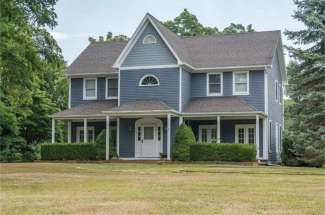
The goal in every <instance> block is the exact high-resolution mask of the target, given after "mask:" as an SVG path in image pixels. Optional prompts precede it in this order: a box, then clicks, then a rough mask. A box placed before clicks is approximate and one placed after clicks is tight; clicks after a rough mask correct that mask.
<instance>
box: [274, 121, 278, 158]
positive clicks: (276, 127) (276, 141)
mask: <svg viewBox="0 0 325 215" xmlns="http://www.w3.org/2000/svg"><path fill="white" fill-rule="evenodd" d="M275 152H276V153H278V152H279V124H278V123H277V122H276V123H275Z"/></svg>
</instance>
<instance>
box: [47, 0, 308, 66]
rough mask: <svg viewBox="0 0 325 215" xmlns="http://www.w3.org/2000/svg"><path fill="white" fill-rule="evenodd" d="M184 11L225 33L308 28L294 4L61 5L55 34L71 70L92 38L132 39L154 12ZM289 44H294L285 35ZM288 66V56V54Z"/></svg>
mask: <svg viewBox="0 0 325 215" xmlns="http://www.w3.org/2000/svg"><path fill="white" fill-rule="evenodd" d="M184 8H187V9H188V10H189V11H190V12H191V13H193V14H194V15H196V17H197V18H198V20H199V22H200V23H202V24H203V25H204V26H211V27H217V28H218V29H219V30H221V29H223V28H225V27H227V26H228V25H229V24H230V23H240V24H243V25H245V26H246V25H248V24H252V25H253V28H254V29H255V30H256V31H268V30H281V31H282V33H283V31H284V30H285V29H288V30H299V29H303V28H304V26H303V24H302V23H299V22H298V21H296V20H294V19H293V18H292V14H293V11H294V10H295V9H296V7H295V5H294V4H293V2H292V0H159V1H158V0H155V1H154V0H128V1H127V0H59V2H58V3H57V5H56V7H55V11H56V13H57V15H58V18H57V22H58V25H57V26H56V27H55V28H54V29H51V30H50V32H51V34H52V35H53V36H54V38H55V39H56V40H57V41H58V44H59V46H60V47H61V49H62V53H63V56H64V59H65V60H66V61H67V63H68V65H69V64H71V63H72V62H73V60H75V59H76V58H77V57H78V55H79V54H80V53H81V52H82V50H84V49H85V48H86V47H87V45H88V44H89V42H88V37H89V36H92V37H98V36H100V35H103V36H105V35H106V33H107V32H109V31H111V32H113V34H114V35H116V34H125V35H127V36H132V34H133V32H134V31H135V29H136V27H137V26H138V25H139V23H140V22H141V20H142V18H143V17H144V15H145V14H146V13H147V12H149V13H151V14H152V15H153V16H155V17H156V18H157V19H159V20H160V21H166V20H172V19H174V18H175V17H176V16H178V15H179V14H180V13H181V12H182V11H183V9H184ZM282 40H283V43H284V44H285V45H292V42H291V41H288V40H287V38H286V37H285V36H284V35H283V34H282ZM286 62H288V54H286Z"/></svg>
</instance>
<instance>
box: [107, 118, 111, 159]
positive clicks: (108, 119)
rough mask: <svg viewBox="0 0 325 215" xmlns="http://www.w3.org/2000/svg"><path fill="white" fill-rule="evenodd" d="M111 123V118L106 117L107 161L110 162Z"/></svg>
mask: <svg viewBox="0 0 325 215" xmlns="http://www.w3.org/2000/svg"><path fill="white" fill-rule="evenodd" d="M109 121H110V118H109V116H108V115H107V116H106V160H109Z"/></svg>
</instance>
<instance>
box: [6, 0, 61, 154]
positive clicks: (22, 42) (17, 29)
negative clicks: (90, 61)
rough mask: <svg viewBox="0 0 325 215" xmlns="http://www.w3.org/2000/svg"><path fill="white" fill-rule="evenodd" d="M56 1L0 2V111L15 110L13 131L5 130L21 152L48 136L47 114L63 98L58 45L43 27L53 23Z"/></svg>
mask: <svg viewBox="0 0 325 215" xmlns="http://www.w3.org/2000/svg"><path fill="white" fill-rule="evenodd" d="M56 2H57V1H56V0H31V1H20V0H3V1H1V2H0V26H1V31H0V44H1V45H0V81H1V82H0V83H1V84H0V92H1V95H0V102H1V103H2V106H3V107H2V109H3V111H2V112H0V114H1V115H2V116H0V117H5V116H9V115H8V113H10V114H13V115H14V118H13V119H15V120H9V121H8V122H9V123H12V125H8V126H10V127H17V128H18V131H17V132H14V130H12V129H11V130H8V132H9V133H10V132H11V134H6V136H7V137H8V138H11V139H12V140H14V139H17V138H21V139H22V140H23V141H19V143H20V144H21V145H20V147H16V148H20V151H19V153H21V154H22V156H24V153H25V151H26V149H27V148H28V147H29V145H31V144H34V143H35V142H38V141H43V140H46V139H48V138H49V134H50V132H49V131H50V119H49V117H48V115H50V114H52V113H53V112H55V111H57V110H59V109H61V108H63V107H65V106H66V103H67V101H66V100H65V99H66V97H67V96H66V95H67V91H66V89H67V82H66V79H65V78H64V69H65V63H64V61H63V57H62V55H61V49H60V48H59V46H58V45H57V43H56V41H55V40H54V38H53V37H52V36H51V35H50V34H49V32H48V31H47V29H53V28H54V27H55V26H56V25H57V23H56V17H57V16H56V14H55V12H54V6H55V4H56ZM4 107H5V108H4ZM14 124H16V125H15V126H14ZM7 142H8V143H10V142H12V141H7ZM15 143H17V141H16V142H15ZM7 148H12V147H7ZM2 149H3V148H1V150H2ZM13 153H14V152H13Z"/></svg>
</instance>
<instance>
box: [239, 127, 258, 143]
mask: <svg viewBox="0 0 325 215" xmlns="http://www.w3.org/2000/svg"><path fill="white" fill-rule="evenodd" d="M240 128H243V129H244V144H249V142H248V140H249V132H248V129H249V128H254V143H253V144H256V125H255V124H236V125H235V143H238V130H239V129H240ZM251 144H252V143H251Z"/></svg>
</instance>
